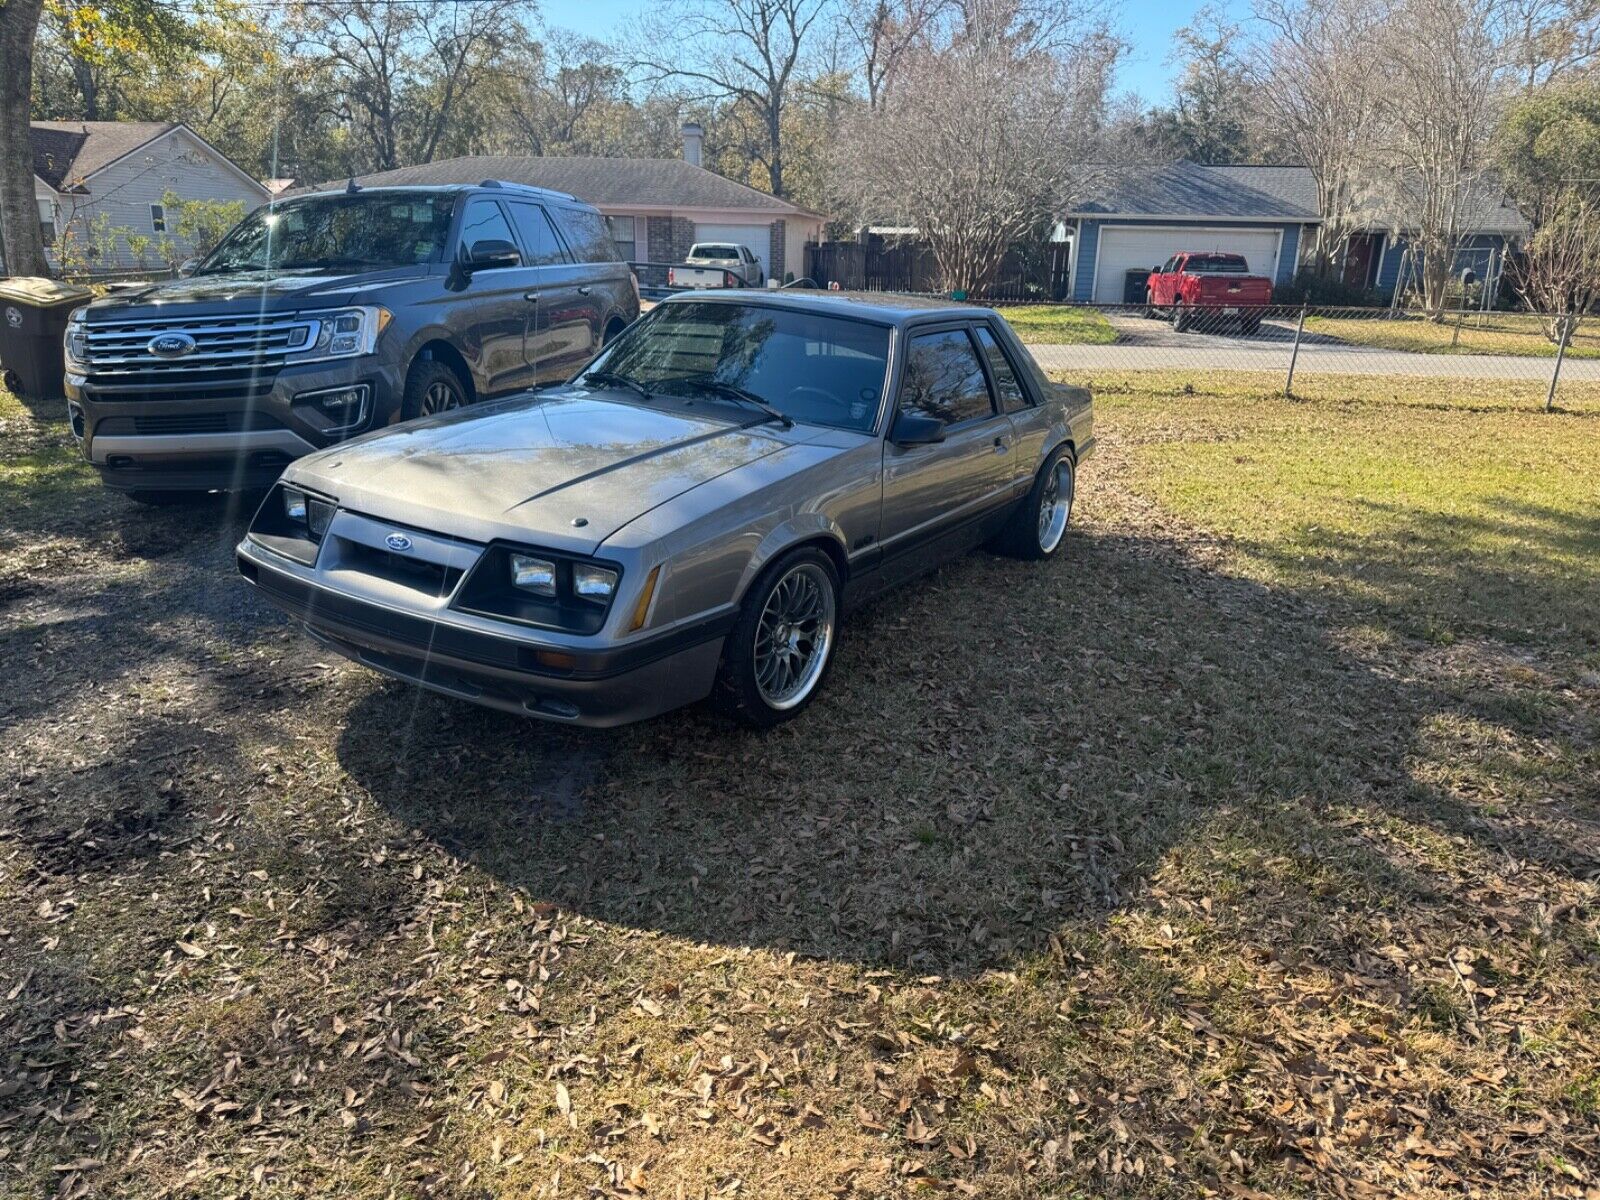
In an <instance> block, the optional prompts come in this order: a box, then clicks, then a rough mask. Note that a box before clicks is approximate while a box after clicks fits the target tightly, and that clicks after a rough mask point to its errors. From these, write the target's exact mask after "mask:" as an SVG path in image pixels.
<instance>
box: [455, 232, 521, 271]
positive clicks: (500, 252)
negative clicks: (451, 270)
mask: <svg viewBox="0 0 1600 1200" xmlns="http://www.w3.org/2000/svg"><path fill="white" fill-rule="evenodd" d="M466 265H467V270H469V271H494V270H497V269H499V268H501V267H520V266H521V265H522V253H521V252H520V251H519V250H518V249H517V248H516V247H515V246H513V245H512V244H511V243H510V242H508V241H506V240H505V239H504V238H484V239H483V240H482V241H481V242H473V243H472V248H471V249H470V250H468V251H467V264H466Z"/></svg>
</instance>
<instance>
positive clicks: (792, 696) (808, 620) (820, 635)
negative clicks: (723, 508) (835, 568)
mask: <svg viewBox="0 0 1600 1200" xmlns="http://www.w3.org/2000/svg"><path fill="white" fill-rule="evenodd" d="M836 619H837V603H836V601H835V598H834V594H833V581H832V580H831V579H830V578H828V574H827V572H826V571H824V570H823V569H822V568H821V567H820V566H818V565H817V564H816V563H810V562H803V563H797V564H796V565H794V566H793V567H790V568H789V570H787V571H785V572H784V573H783V575H781V576H780V577H779V578H778V580H777V581H776V582H775V583H774V584H773V585H772V588H771V589H770V590H769V591H768V592H767V598H766V602H765V603H764V604H763V605H762V606H761V615H760V617H758V618H757V621H756V637H755V645H754V647H753V650H752V654H753V657H754V666H755V683H756V690H757V691H758V692H759V693H760V694H761V700H762V703H764V704H765V705H767V707H769V708H771V709H773V710H774V711H776V712H786V711H787V710H789V709H792V708H795V707H796V706H798V705H800V704H803V703H804V702H805V700H806V697H808V696H810V695H811V693H812V692H814V691H815V690H816V687H817V684H818V683H819V682H820V681H821V679H822V672H823V671H824V669H826V667H827V665H828V657H829V655H831V654H832V653H833V637H834V627H835V623H836Z"/></svg>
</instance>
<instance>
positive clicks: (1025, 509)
mask: <svg viewBox="0 0 1600 1200" xmlns="http://www.w3.org/2000/svg"><path fill="white" fill-rule="evenodd" d="M1077 492H1078V473H1077V464H1076V463H1075V462H1073V459H1072V452H1071V451H1070V450H1069V449H1067V447H1065V446H1059V447H1057V448H1056V451H1055V453H1053V454H1051V455H1050V457H1049V458H1047V459H1045V462H1044V466H1042V467H1040V468H1039V473H1038V475H1036V476H1034V480H1033V487H1032V489H1030V490H1029V492H1028V498H1027V499H1026V500H1024V501H1023V502H1022V503H1021V504H1020V505H1019V506H1018V507H1017V511H1016V513H1015V514H1013V515H1012V517H1011V520H1010V521H1009V522H1008V523H1007V524H1006V527H1005V530H1004V531H1003V532H1002V533H1001V535H1000V537H999V540H998V541H997V543H996V548H997V549H998V550H1000V551H1001V552H1002V553H1004V554H1009V555H1011V556H1012V557H1013V558H1024V559H1033V560H1035V561H1037V560H1039V559H1045V558H1049V557H1050V556H1051V555H1053V554H1055V552H1056V551H1057V550H1059V549H1061V543H1062V542H1063V541H1065V540H1066V536H1067V524H1068V522H1069V521H1071V519H1072V502H1073V500H1074V499H1075V498H1076V496H1077Z"/></svg>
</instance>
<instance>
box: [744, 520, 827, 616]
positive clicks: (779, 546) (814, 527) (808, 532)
mask: <svg viewBox="0 0 1600 1200" xmlns="http://www.w3.org/2000/svg"><path fill="white" fill-rule="evenodd" d="M803 542H827V543H829V544H831V546H832V549H833V551H834V553H833V554H832V558H833V560H834V562H835V563H843V562H844V561H845V545H846V543H845V535H844V530H842V529H840V528H839V525H838V523H837V522H836V521H834V520H832V519H831V518H830V517H829V516H828V515H827V514H826V513H821V512H803V513H796V514H794V516H792V517H790V518H788V519H787V520H785V521H781V522H779V523H778V524H777V525H775V526H773V527H772V528H771V529H769V530H768V531H767V533H766V536H765V537H763V538H762V539H761V541H760V542H759V543H757V545H756V548H755V550H754V551H752V552H751V555H750V558H749V560H748V561H747V562H746V563H745V565H744V570H743V572H742V573H741V574H740V576H739V585H738V587H737V588H736V589H735V594H734V599H735V601H736V602H738V603H742V602H743V601H744V596H745V593H746V592H747V591H749V590H750V585H751V584H753V583H754V582H755V581H756V580H757V579H758V578H759V577H760V575H761V572H763V571H765V570H766V569H767V568H768V567H769V566H771V565H772V564H773V563H774V562H775V561H777V560H778V559H779V558H782V557H783V555H785V554H786V553H788V552H789V551H790V550H792V549H793V548H794V547H796V546H798V545H800V544H801V543H803ZM841 574H842V572H841Z"/></svg>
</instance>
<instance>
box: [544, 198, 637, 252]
mask: <svg viewBox="0 0 1600 1200" xmlns="http://www.w3.org/2000/svg"><path fill="white" fill-rule="evenodd" d="M546 211H548V212H549V214H550V216H551V217H552V218H554V220H555V223H556V224H557V225H559V226H560V227H561V233H562V236H563V237H565V238H566V239H567V248H568V249H569V250H571V251H572V257H573V260H574V261H576V262H581V263H595V262H621V261H622V260H621V259H620V258H618V257H617V245H616V243H615V242H613V241H612V240H611V234H610V232H609V231H607V229H606V221H605V218H604V217H602V216H601V215H600V214H599V213H597V212H594V211H593V210H591V209H586V208H558V207H555V206H552V207H551V208H549V209H547V210H546Z"/></svg>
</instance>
